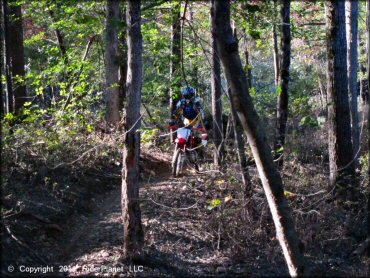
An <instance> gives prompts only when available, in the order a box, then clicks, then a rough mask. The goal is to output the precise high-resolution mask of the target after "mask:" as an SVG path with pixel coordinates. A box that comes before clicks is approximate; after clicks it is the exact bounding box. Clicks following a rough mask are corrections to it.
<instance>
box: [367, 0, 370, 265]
mask: <svg viewBox="0 0 370 278" xmlns="http://www.w3.org/2000/svg"><path fill="white" fill-rule="evenodd" d="M366 30H367V80H368V82H367V91H368V93H369V95H370V53H369V50H370V0H367V2H366ZM367 130H368V133H367V134H368V136H367V138H368V142H367V144H368V145H367V146H368V150H370V104H368V105H367ZM367 165H368V169H367V176H368V179H367V182H368V188H370V155H368V162H367ZM367 223H368V225H370V191H369V193H368V198H367ZM367 238H368V240H370V229H367ZM367 257H368V258H370V246H368V248H367Z"/></svg>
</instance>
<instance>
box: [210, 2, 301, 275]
mask: <svg viewBox="0 0 370 278" xmlns="http://www.w3.org/2000/svg"><path fill="white" fill-rule="evenodd" d="M214 21H215V26H216V34H215V35H216V38H217V45H218V50H219V53H220V57H221V61H222V64H223V67H224V70H225V75H226V78H227V81H228V84H229V85H230V89H231V95H232V101H233V105H234V108H235V110H236V112H237V114H238V117H239V119H240V121H241V124H242V126H243V128H244V130H245V134H246V136H247V138H248V142H249V144H250V147H251V149H252V153H253V156H254V159H255V161H256V165H257V169H258V172H259V175H260V178H261V181H262V184H263V188H264V191H265V194H266V197H267V201H268V204H269V207H270V211H271V214H272V218H273V220H274V223H275V227H276V232H277V238H278V240H279V242H280V245H281V247H282V249H283V253H284V256H285V259H286V262H287V265H288V268H289V273H290V275H292V276H297V275H300V274H303V272H304V258H303V254H302V248H301V246H300V245H301V244H300V241H299V239H298V235H297V233H296V231H295V228H294V222H293V219H292V217H291V214H290V209H289V207H288V203H287V201H286V199H285V196H284V189H283V183H282V180H281V177H280V174H279V172H278V171H277V169H276V167H275V164H274V161H273V158H272V155H271V149H270V147H269V145H268V143H267V139H266V135H265V131H264V129H263V125H262V123H261V121H260V119H259V117H258V115H257V112H256V110H255V108H254V106H253V102H252V99H251V96H250V95H249V88H248V85H247V78H246V75H245V72H244V71H243V67H242V64H241V60H240V56H239V52H238V44H237V42H236V40H235V38H234V36H233V34H232V31H231V26H230V3H229V1H225V0H216V1H215V16H214Z"/></svg>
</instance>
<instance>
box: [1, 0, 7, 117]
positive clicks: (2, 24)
mask: <svg viewBox="0 0 370 278" xmlns="http://www.w3.org/2000/svg"><path fill="white" fill-rule="evenodd" d="M3 19H4V13H3V0H0V53H1V54H3V53H5V51H4V43H3V42H4V21H3ZM3 58H4V55H1V57H0V59H1V63H0V71H1V72H5V66H4V64H5V63H4V62H5V61H4V59H3ZM5 97H6V94H5V90H3V82H0V101H1V103H0V105H1V106H0V118H2V117H3V116H4V114H5V111H6V98H5Z"/></svg>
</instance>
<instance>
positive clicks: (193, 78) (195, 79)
mask: <svg viewBox="0 0 370 278" xmlns="http://www.w3.org/2000/svg"><path fill="white" fill-rule="evenodd" d="M193 5H194V3H189V14H190V18H189V22H190V23H191V24H194V7H193ZM192 39H193V47H194V50H193V51H194V54H193V57H192V59H191V60H190V61H191V65H190V67H191V69H192V70H191V81H192V83H191V84H193V87H195V88H196V89H198V88H199V81H198V72H199V67H198V62H197V60H198V50H197V46H198V41H197V36H196V34H195V32H193V35H192Z"/></svg>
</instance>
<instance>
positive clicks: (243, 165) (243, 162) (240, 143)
mask: <svg viewBox="0 0 370 278" xmlns="http://www.w3.org/2000/svg"><path fill="white" fill-rule="evenodd" d="M248 85H249V84H248ZM228 95H229V98H230V100H231V101H230V106H231V109H230V110H231V113H230V116H231V120H232V122H233V129H234V137H235V142H236V147H237V150H238V159H239V166H240V170H241V174H242V181H243V185H244V196H245V197H246V198H248V197H250V196H251V194H252V182H251V178H250V175H249V171H248V164H247V155H246V153H245V149H244V148H245V141H244V138H243V128H242V127H241V124H240V120H239V118H238V114H237V113H236V110H235V107H234V105H233V104H234V102H233V101H232V97H233V96H232V94H231V91H230V89H229V90H228Z"/></svg>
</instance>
